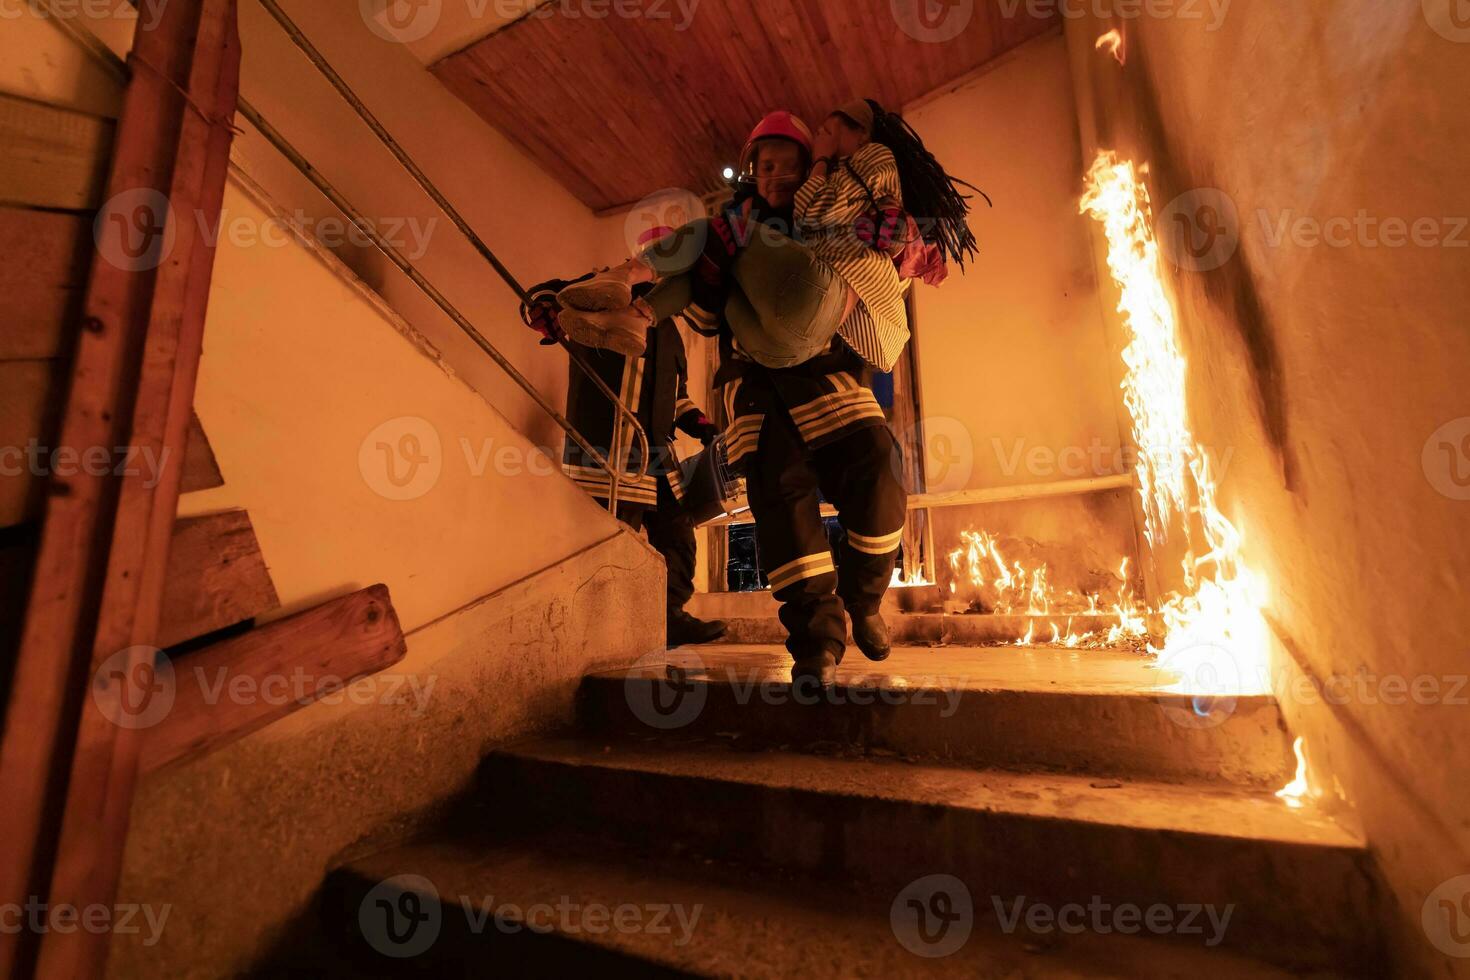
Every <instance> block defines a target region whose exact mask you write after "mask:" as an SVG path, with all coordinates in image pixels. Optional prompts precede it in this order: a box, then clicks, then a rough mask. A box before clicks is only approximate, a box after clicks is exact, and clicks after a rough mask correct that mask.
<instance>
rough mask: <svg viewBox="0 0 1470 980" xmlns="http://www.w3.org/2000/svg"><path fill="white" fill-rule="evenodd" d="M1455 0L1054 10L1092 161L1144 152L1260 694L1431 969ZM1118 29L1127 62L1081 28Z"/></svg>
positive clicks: (1457, 292)
mask: <svg viewBox="0 0 1470 980" xmlns="http://www.w3.org/2000/svg"><path fill="white" fill-rule="evenodd" d="M1450 13H1451V10H1450V4H1448V3H1439V2H1437V0H1430V2H1425V3H1396V4H1387V3H1380V2H1376V0H1345V2H1341V3H1334V4H1277V3H1270V2H1264V0H1259V2H1257V0H1252V2H1238V3H1235V4H1234V5H1232V6H1231V7H1229V8H1228V12H1227V13H1226V15H1225V16H1224V17H1223V19H1220V18H1203V19H1194V20H1188V19H1182V18H1178V17H1175V18H1167V17H1152V18H1151V17H1142V18H1137V19H1133V20H1129V21H1127V22H1121V21H1118V22H1113V21H1100V20H1096V19H1093V18H1076V19H1071V20H1069V21H1068V25H1067V31H1068V42H1069V49H1070V51H1071V55H1072V65H1073V74H1074V78H1075V81H1076V84H1077V91H1078V102H1079V105H1080V118H1081V129H1082V134H1083V147H1084V149H1085V151H1086V153H1087V156H1088V159H1089V160H1090V159H1091V156H1092V154H1093V153H1094V152H1095V151H1096V150H1098V149H1114V150H1117V151H1118V152H1119V154H1120V155H1121V156H1122V157H1124V158H1129V159H1133V160H1135V161H1137V162H1139V163H1144V162H1146V163H1147V164H1148V166H1149V168H1150V169H1149V174H1148V178H1147V180H1148V185H1149V190H1150V194H1151V196H1152V198H1153V208H1154V212H1155V221H1156V225H1157V227H1158V229H1159V233H1160V236H1161V244H1162V247H1163V251H1164V252H1165V254H1166V255H1167V256H1168V259H1169V261H1168V263H1167V264H1166V266H1165V269H1166V272H1167V273H1168V274H1169V279H1170V283H1171V287H1172V289H1173V291H1174V293H1175V297H1176V304H1177V307H1178V313H1179V321H1180V332H1181V334H1182V342H1183V345H1184V353H1185V355H1186V356H1187V357H1188V359H1189V372H1190V373H1189V383H1190V396H1191V398H1190V410H1191V413H1192V415H1193V423H1194V427H1195V430H1196V434H1197V436H1198V438H1199V439H1201V441H1203V442H1204V443H1206V444H1207V445H1209V446H1211V447H1212V448H1213V449H1214V451H1215V452H1216V454H1217V455H1220V454H1224V453H1226V452H1228V453H1230V454H1231V456H1230V463H1229V466H1228V467H1227V468H1226V469H1225V470H1224V471H1223V472H1222V473H1221V474H1220V476H1221V506H1222V509H1223V510H1224V511H1225V512H1226V514H1227V516H1229V517H1230V518H1231V520H1232V521H1234V522H1235V523H1236V524H1237V526H1238V527H1240V528H1241V529H1242V530H1243V532H1244V534H1245V555H1246V558H1247V561H1248V562H1249V563H1250V565H1251V566H1252V567H1253V568H1254V569H1255V570H1256V571H1257V572H1258V573H1260V574H1262V575H1264V576H1265V577H1266V579H1267V580H1268V581H1269V583H1270V591H1269V595H1270V599H1269V604H1268V607H1267V609H1266V615H1267V618H1268V620H1269V622H1270V625H1271V627H1272V631H1273V633H1274V635H1275V639H1276V640H1277V641H1278V643H1279V647H1280V649H1279V650H1278V651H1277V656H1276V666H1277V668H1278V669H1277V672H1276V677H1275V678H1274V680H1275V682H1276V687H1277V693H1278V695H1279V696H1280V697H1281V698H1282V701H1283V704H1284V706H1285V710H1286V712H1287V714H1288V716H1289V718H1290V720H1291V722H1292V725H1293V728H1294V729H1295V731H1296V732H1297V733H1298V734H1300V735H1302V736H1304V737H1305V738H1306V744H1307V750H1308V757H1309V761H1310V764H1311V767H1312V776H1313V781H1314V783H1315V784H1317V786H1318V788H1319V789H1321V790H1322V791H1325V792H1327V793H1328V794H1331V793H1332V792H1334V790H1335V789H1337V790H1340V791H1341V792H1342V794H1343V795H1344V796H1345V797H1346V798H1347V800H1348V801H1349V802H1350V803H1351V804H1352V805H1353V806H1354V807H1355V808H1356V810H1357V812H1358V814H1359V816H1360V817H1361V819H1362V822H1363V825H1364V828H1365V832H1366V834H1367V837H1368V840H1369V842H1370V844H1371V845H1372V847H1373V850H1374V853H1375V855H1376V857H1377V860H1378V864H1379V867H1380V869H1381V872H1382V874H1383V876H1384V878H1385V879H1386V887H1387V891H1388V894H1389V895H1390V896H1391V898H1392V899H1393V900H1394V901H1396V903H1397V908H1398V920H1399V924H1400V925H1401V929H1399V931H1398V935H1396V936H1394V937H1392V938H1393V939H1394V940H1395V941H1396V942H1397V944H1398V952H1399V954H1400V955H1399V959H1400V961H1401V963H1402V964H1403V969H1404V970H1405V972H1428V973H1431V974H1433V975H1442V976H1449V975H1465V972H1466V964H1467V963H1470V961H1466V960H1463V959H1452V958H1451V957H1449V956H1447V955H1444V954H1443V953H1442V952H1441V951H1440V950H1438V949H1436V948H1435V947H1434V946H1433V944H1432V943H1431V942H1430V941H1429V940H1428V939H1427V938H1426V932H1425V930H1424V929H1423V928H1422V926H1421V924H1420V923H1421V914H1423V912H1424V910H1425V908H1426V904H1428V905H1429V906H1430V908H1431V910H1432V911H1433V914H1436V915H1437V914H1438V910H1437V909H1434V903H1433V901H1432V899H1433V897H1434V895H1435V890H1436V889H1437V888H1439V887H1440V886H1441V885H1442V884H1443V883H1445V882H1446V881H1448V880H1450V879H1453V878H1455V877H1457V876H1460V875H1465V874H1470V819H1467V817H1466V814H1467V813H1470V782H1467V781H1466V779H1465V772H1464V770H1465V764H1464V746H1465V744H1466V742H1467V737H1470V709H1467V697H1470V691H1467V688H1466V685H1465V683H1464V682H1465V676H1466V674H1467V672H1470V639H1467V637H1470V629H1467V627H1470V621H1467V611H1466V610H1467V606H1466V603H1465V599H1464V596H1465V591H1466V589H1467V586H1470V548H1467V547H1466V546H1465V545H1466V542H1467V541H1470V438H1467V437H1470V396H1467V392H1470V387H1467V385H1466V383H1465V370H1466V365H1467V364H1470V331H1467V330H1466V329H1465V323H1464V317H1465V310H1466V309H1467V308H1470V277H1467V275H1466V268H1467V266H1466V262H1467V257H1470V232H1467V229H1466V224H1467V217H1466V216H1467V204H1470V200H1467V197H1466V193H1465V178H1466V169H1465V162H1464V147H1465V146H1466V145H1467V140H1470V120H1467V117H1466V115H1465V113H1464V109H1463V104H1462V100H1460V99H1459V98H1458V96H1457V95H1452V93H1461V92H1464V91H1467V90H1470V31H1466V30H1465V29H1463V28H1457V27H1456V24H1457V22H1456V21H1455V20H1454V19H1452V18H1451V16H1450ZM1113 27H1118V28H1121V29H1122V31H1123V34H1124V41H1125V45H1124V51H1125V52H1126V53H1125V58H1126V64H1124V65H1121V66H1120V65H1119V64H1118V63H1117V61H1115V60H1114V59H1113V58H1112V57H1110V56H1109V55H1108V54H1106V53H1105V52H1101V51H1096V50H1094V42H1095V41H1096V39H1097V38H1098V37H1099V36H1100V35H1102V34H1103V33H1104V32H1105V31H1107V30H1109V29H1110V28H1113ZM1099 241H1100V239H1099ZM1099 247H1101V246H1099ZM1104 298H1105V303H1106V305H1107V307H1108V308H1109V309H1111V307H1112V306H1113V305H1114V303H1115V302H1116V299H1117V297H1116V295H1109V294H1108V292H1107V291H1105V294H1104ZM1110 319H1111V318H1110ZM1112 326H1113V328H1114V329H1115V330H1121V327H1120V326H1119V325H1118V324H1117V323H1116V321H1114V322H1113V324H1112ZM1459 893H1460V894H1462V893H1463V889H1461V891H1460V892H1459ZM1456 900H1457V899H1456ZM1457 970H1458V971H1459V972H1458V973H1456V971H1457Z"/></svg>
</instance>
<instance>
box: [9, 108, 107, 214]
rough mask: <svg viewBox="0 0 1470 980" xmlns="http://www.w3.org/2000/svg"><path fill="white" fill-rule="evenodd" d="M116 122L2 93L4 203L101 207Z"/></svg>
mask: <svg viewBox="0 0 1470 980" xmlns="http://www.w3.org/2000/svg"><path fill="white" fill-rule="evenodd" d="M113 125H114V124H113V122H112V121H111V120H109V119H103V118H101V117H99V116H91V115H88V114H86V113H85V112H73V111H71V110H69V109H58V108H56V107H55V106H50V105H46V104H45V103H44V102H33V101H31V100H30V99H22V98H19V97H17V96H14V95H4V94H0V203H3V204H20V205H26V206H29V207H38V208H57V209H61V210H70V211H95V210H96V209H97V208H99V207H101V206H102V200H103V196H104V193H105V189H106V187H107V171H108V161H109V160H110V159H111V156H112V134H113Z"/></svg>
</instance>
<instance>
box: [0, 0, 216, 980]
mask: <svg viewBox="0 0 1470 980" xmlns="http://www.w3.org/2000/svg"><path fill="white" fill-rule="evenodd" d="M159 12H160V16H159V18H157V20H156V21H155V22H150V23H147V24H143V23H141V22H140V24H139V28H138V30H137V32H136V35H135V38H134V45H133V50H132V63H133V65H134V68H135V70H134V71H133V73H132V75H131V77H130V80H129V82H128V87H127V91H126V93H125V94H124V99H123V108H122V113H121V116H120V117H119V122H118V126H117V133H118V137H117V140H116V146H115V149H114V154H113V158H112V163H111V168H110V171H109V176H108V179H107V184H106V192H105V197H106V199H107V200H109V201H112V200H122V201H127V202H129V204H130V207H129V208H128V210H127V211H126V212H121V213H120V216H121V217H124V218H125V219H127V218H131V219H132V221H131V223H127V222H124V223H123V224H124V225H125V228H123V229H122V230H126V231H129V232H130V233H141V234H142V235H143V236H144V239H145V241H144V244H148V243H149V242H150V241H151V242H152V243H153V244H155V245H156V244H157V243H158V242H160V241H165V242H168V241H171V243H172V247H171V249H170V250H169V251H168V252H167V254H161V255H160V259H161V264H152V263H149V262H137V261H131V258H132V256H133V253H132V252H130V251H129V250H128V249H126V248H123V247H122V245H123V243H117V244H118V247H117V248H115V249H114V250H113V253H114V254H115V258H114V260H112V261H96V262H93V263H92V268H91V271H90V274H89V279H88V286H87V294H86V299H85V301H84V304H83V320H82V323H83V330H82V331H81V334H80V336H79V339H78V343H77V349H76V354H75V357H74V364H73V368H72V380H71V384H70V385H69V394H68V397H67V403H66V408H65V411H64V413H63V417H62V423H61V429H60V436H59V438H58V444H59V445H65V446H113V447H116V446H127V447H131V448H132V449H133V450H135V451H146V452H151V453H152V454H153V458H155V459H159V460H162V461H163V466H162V476H161V479H159V480H157V481H156V482H155V481H154V480H150V479H147V478H145V477H144V476H142V475H136V476H134V475H127V474H118V473H117V472H116V470H113V471H110V472H108V473H106V474H105V475H99V474H94V473H82V474H80V475H78V476H76V477H74V478H70V479H65V480H59V479H55V478H53V479H52V480H51V481H50V483H49V488H50V493H49V495H48V498H47V501H46V511H45V516H44V521H43V524H42V528H41V539H40V545H39V548H38V552H37V557H36V564H35V569H34V574H33V586H32V589H31V594H30V599H29V602H28V605H27V608H26V617H25V623H24V625H23V629H22V635H21V642H20V648H19V652H18V657H17V665H16V670H15V675H14V683H13V686H12V690H11V692H10V705H9V709H8V711H7V712H6V717H5V731H4V739H3V742H0V799H4V800H5V806H4V807H3V808H0V838H3V839H4V840H5V841H6V843H7V846H8V847H9V849H10V850H9V854H8V855H7V860H6V861H4V862H0V903H11V902H19V903H24V902H25V901H26V900H27V899H28V898H29V897H30V896H41V897H43V900H45V901H48V902H50V903H51V904H53V905H59V904H69V905H72V906H75V907H77V908H85V907H88V906H92V905H98V906H106V905H109V904H110V903H111V902H112V900H113V896H114V894H115V892H116V888H117V881H118V877H119V875H120V873H121V866H122V853H123V846H124V843H125V841H126V836H127V825H128V814H129V811H130V809H131V806H132V789H133V783H134V778H135V775H136V763H137V756H138V751H139V745H140V741H141V740H140V737H139V733H138V732H136V731H135V730H133V729H130V728H127V727H124V726H119V725H116V724H114V723H113V722H112V721H111V720H110V718H113V717H118V711H119V710H120V709H121V707H122V701H121V698H122V696H123V693H124V690H123V688H124V685H123V683H122V681H121V680H120V678H127V677H129V676H132V675H133V672H134V671H136V670H137V669H141V668H143V667H145V666H146V663H147V660H148V658H149V657H150V653H149V652H148V651H150V650H151V649H152V648H153V646H154V645H155V642H156V639H157V635H158V622H159V613H160V605H161V602H162V598H163V586H164V572H165V568H166V565H167V557H168V549H169V545H170V541H171V537H172V530H173V522H174V519H175V515H176V512H177V507H178V488H179V475H180V462H181V460H182V457H183V455H184V439H185V433H186V431H187V427H188V420H189V409H190V405H191V404H192V400H193V393H194V381H195V377H196V372H197V370H198V361H199V350H200V346H201V343H202V333H203V319H204V316H203V313H204V304H205V298H206V297H207V295H208V289H209V272H210V270H211V268H212V261H213V252H212V246H211V245H210V243H209V242H208V241H206V240H205V238H204V236H203V234H202V232H201V231H200V230H199V225H200V223H201V222H200V221H198V220H196V218H197V219H207V221H208V222H213V221H217V220H218V217H219V212H220V205H221V201H222V198H223V194H224V182H225V174H226V171H227V168H228V157H229V146H230V142H231V140H232V138H233V132H232V128H231V127H232V120H233V116H234V110H235V106H236V101H237V91H238V82H239V42H238V36H237V32H236V24H235V0H172V2H170V3H169V4H167V5H164V6H162V7H160V10H159ZM7 105H8V106H9V108H10V110H11V115H10V116H8V117H6V118H9V119H12V120H13V119H14V118H15V116H14V112H15V111H16V110H15V107H14V100H11V101H10V103H7ZM32 108H33V107H32ZM0 115H3V113H0ZM73 115H78V114H73ZM22 122H24V120H22ZM73 122H74V124H75V125H76V127H78V131H77V132H72V133H69V134H63V135H69V137H72V138H71V140H70V142H67V141H65V140H63V141H62V142H60V143H55V142H54V141H53V143H52V144H48V143H46V140H45V138H44V137H43V136H41V135H38V134H37V133H36V132H35V130H34V127H33V126H24V125H23V126H18V127H16V126H12V127H11V128H12V129H17V130H18V131H19V132H20V133H22V134H27V135H26V139H28V140H30V142H29V143H28V144H26V145H27V146H33V147H37V148H38V149H44V150H48V152H50V151H51V150H55V152H51V158H52V159H53V161H54V165H55V166H57V167H59V168H60V167H66V166H70V167H71V169H73V170H78V169H80V170H85V169H86V165H87V161H88V160H90V161H91V166H93V167H98V166H100V167H101V168H102V169H103V170H106V169H107V167H106V163H105V153H104V152H102V150H103V144H102V142H101V140H100V137H99V136H98V134H99V133H100V132H101V130H100V128H97V127H96V126H95V125H94V124H93V123H89V122H87V121H86V120H85V119H77V120H73ZM89 126H91V127H92V128H91V129H88V128H87V127H89ZM88 133H90V134H91V135H90V136H88V135H87V134H88ZM84 137H85V138H84ZM0 146H5V147H6V151H7V152H3V153H0V172H3V173H4V174H5V176H0V186H5V187H11V186H14V185H13V184H12V181H11V180H10V179H9V175H10V174H11V173H13V172H20V174H21V175H22V176H25V177H26V178H27V181H28V182H29V181H30V178H32V177H34V176H35V175H36V174H37V173H38V169H39V165H38V164H37V162H36V159H35V154H32V155H31V157H30V158H27V157H26V156H25V155H24V154H21V155H17V154H16V153H13V152H8V151H9V150H10V146H9V140H8V139H6V138H4V137H0ZM62 150H65V151H67V152H65V153H63V152H60V151H62ZM72 151H75V152H72ZM87 153H90V154H91V156H90V157H85V154H87ZM68 154H70V156H69V155H68ZM73 157H76V158H78V159H80V161H81V162H80V163H78V159H73ZM83 157H85V158H83ZM28 160H29V166H26V164H27V162H28ZM99 161H102V162H100V163H99ZM17 168H19V169H18V170H17ZM94 172H95V171H94ZM122 195H132V198H128V197H123V196H122ZM100 196H101V195H90V196H88V197H86V199H85V200H81V199H80V198H77V199H73V200H71V201H60V202H58V201H53V202H49V203H50V205H51V206H56V207H78V206H81V207H91V206H96V204H97V203H99V198H100ZM160 197H161V198H163V199H166V200H167V202H168V208H167V210H166V211H164V210H163V209H162V208H157V209H155V213H152V214H149V215H142V217H146V218H147V219H148V220H147V221H144V222H141V223H140V222H139V221H138V220H137V219H138V218H139V217H140V215H139V211H140V210H146V208H144V207H140V206H142V205H146V204H148V203H149V202H150V201H157V200H159V198H160ZM139 198H141V200H139ZM28 203H38V202H36V201H30V202H28ZM158 212H162V213H158ZM165 221H166V222H167V227H168V228H169V229H171V230H172V232H173V234H172V235H171V236H170V235H167V234H166V235H164V236H163V237H162V238H161V239H160V238H159V237H158V235H157V234H156V233H155V231H154V229H157V228H160V227H162V226H163V223H164V222H165ZM104 227H109V228H112V229H113V234H118V231H119V228H118V227H117V225H106V226H104ZM129 241H131V242H134V243H135V241H136V235H130V239H129ZM108 251H109V250H108V249H107V248H99V253H101V254H104V255H105V254H108ZM118 654H122V656H123V659H124V661H125V662H124V663H123V664H122V669H121V670H119V671H116V672H113V671H101V670H99V668H101V667H102V666H103V665H104V664H107V663H108V662H109V660H110V659H111V658H113V657H114V656H116V655H118ZM106 956H107V937H106V936H104V935H97V934H94V933H89V932H87V931H85V930H79V931H77V932H73V933H59V932H47V933H45V934H43V935H41V936H36V935H35V934H34V933H30V932H25V931H23V932H20V933H11V932H8V931H5V932H0V975H5V976H24V975H27V974H31V973H37V974H40V975H43V976H97V975H101V974H102V973H103V972H104V970H105V966H106Z"/></svg>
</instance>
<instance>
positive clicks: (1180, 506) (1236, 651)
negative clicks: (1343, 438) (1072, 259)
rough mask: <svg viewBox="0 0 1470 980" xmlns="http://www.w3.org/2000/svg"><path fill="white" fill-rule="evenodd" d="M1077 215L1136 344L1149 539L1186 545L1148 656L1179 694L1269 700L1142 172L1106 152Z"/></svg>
mask: <svg viewBox="0 0 1470 980" xmlns="http://www.w3.org/2000/svg"><path fill="white" fill-rule="evenodd" d="M1080 209H1081V211H1082V213H1083V214H1087V215H1090V216H1091V217H1092V218H1094V219H1095V220H1097V221H1098V222H1099V223H1100V224H1101V225H1102V226H1103V232H1104V234H1105V236H1106V238H1107V242H1108V257H1107V261H1108V269H1109V270H1110V272H1111V273H1112V276H1113V279H1114V281H1115V282H1116V283H1117V285H1118V288H1119V290H1120V291H1121V298H1120V300H1119V303H1118V312H1120V313H1121V314H1123V320H1124V323H1125V325H1126V326H1127V329H1128V332H1129V335H1130V337H1129V343H1128V346H1127V348H1126V349H1125V350H1124V352H1123V360H1124V363H1125V365H1126V368H1127V372H1126V376H1125V378H1124V380H1123V393H1124V403H1125V404H1126V405H1127V407H1128V411H1129V414H1130V415H1131V417H1132V420H1133V438H1134V443H1135V444H1136V446H1137V449H1138V463H1137V477H1138V490H1139V495H1140V497H1141V499H1142V507H1143V514H1144V525H1145V526H1144V536H1145V538H1146V540H1147V542H1148V544H1149V547H1150V549H1152V550H1154V551H1157V550H1158V549H1159V548H1160V546H1161V545H1163V544H1164V543H1165V542H1166V541H1167V540H1168V539H1169V537H1170V534H1171V533H1179V532H1181V531H1182V534H1183V541H1184V544H1185V556H1184V559H1183V571H1184V591H1183V592H1175V593H1172V594H1171V595H1170V596H1169V597H1168V598H1167V599H1166V600H1165V601H1164V603H1163V605H1162V608H1161V609H1160V610H1159V614H1160V616H1161V618H1162V621H1163V623H1164V627H1165V637H1164V645H1163V647H1161V648H1160V647H1152V646H1151V647H1150V649H1151V651H1152V652H1154V653H1156V654H1158V655H1159V657H1160V666H1161V667H1164V668H1166V669H1168V670H1170V671H1173V672H1177V673H1178V674H1179V675H1180V676H1181V679H1180V681H1179V682H1178V683H1176V684H1175V685H1172V687H1173V689H1175V690H1179V691H1182V692H1184V693H1205V694H1217V695H1218V694H1225V695H1229V694H1253V693H1261V692H1264V691H1266V690H1268V689H1269V684H1268V682H1267V677H1266V673H1267V669H1268V666H1269V664H1268V651H1269V646H1268V642H1267V634H1266V625H1265V620H1264V617H1263V616H1262V614H1261V610H1262V608H1263V606H1264V604H1265V594H1266V583H1265V582H1264V581H1263V580H1262V579H1261V578H1260V577H1259V576H1257V575H1255V574H1254V573H1253V572H1252V571H1251V570H1250V569H1249V568H1248V567H1247V566H1246V564H1245V562H1244V559H1243V557H1242V554H1241V534H1240V531H1239V530H1238V529H1237V528H1236V527H1235V525H1234V524H1233V523H1231V521H1230V520H1229V519H1227V518H1226V517H1225V515H1224V514H1223V513H1221V512H1220V509H1219V506H1218V504H1217V502H1216V486H1215V481H1214V474H1213V471H1212V469H1211V464H1210V458H1209V454H1208V453H1207V452H1206V451H1205V448H1204V447H1203V446H1202V445H1200V444H1199V443H1198V442H1197V441H1196V440H1195V437H1194V433H1193V430H1192V428H1191V425H1190V419H1189V406H1188V397H1187V394H1188V392H1187V374H1188V372H1187V364H1186V361H1185V358H1184V355H1183V354H1182V353H1181V351H1180V346H1179V330H1178V321H1177V317H1176V315H1175V312H1174V306H1173V303H1172V302H1171V300H1170V298H1169V295H1168V292H1167V290H1166V288H1165V277H1164V268H1163V265H1162V261H1161V258H1160V255H1159V245H1158V241H1157V239H1156V238H1155V236H1154V230H1153V211H1152V207H1151V204H1150V201H1149V195H1148V188H1147V187H1146V186H1145V185H1144V183H1143V181H1142V180H1141V179H1140V176H1139V170H1138V168H1136V167H1135V166H1134V165H1133V163H1132V162H1129V161H1123V160H1119V159H1118V157H1117V155H1116V154H1114V153H1112V152H1108V151H1104V152H1102V153H1099V154H1098V157H1097V159H1096V161H1095V162H1094V163H1093V165H1092V169H1091V170H1090V171H1089V172H1088V175H1087V187H1086V192H1085V193H1084V194H1083V196H1082V200H1081V203H1080ZM1176 529H1177V530H1176Z"/></svg>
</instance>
